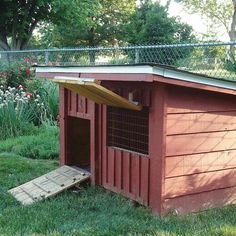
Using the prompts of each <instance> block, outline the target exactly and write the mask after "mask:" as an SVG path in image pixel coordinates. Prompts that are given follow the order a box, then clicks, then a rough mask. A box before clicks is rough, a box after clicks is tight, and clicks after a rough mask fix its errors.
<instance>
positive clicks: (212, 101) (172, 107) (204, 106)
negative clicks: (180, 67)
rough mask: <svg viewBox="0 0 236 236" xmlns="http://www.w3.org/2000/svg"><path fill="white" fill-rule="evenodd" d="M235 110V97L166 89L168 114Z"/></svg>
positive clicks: (189, 90) (175, 87)
mask: <svg viewBox="0 0 236 236" xmlns="http://www.w3.org/2000/svg"><path fill="white" fill-rule="evenodd" d="M235 110H236V97H235V96H233V95H227V94H221V93H214V92H209V91H202V90H198V89H191V88H183V87H177V86H169V88H168V100H167V113H168V114H173V113H175V114H179V113H193V112H214V111H235Z"/></svg>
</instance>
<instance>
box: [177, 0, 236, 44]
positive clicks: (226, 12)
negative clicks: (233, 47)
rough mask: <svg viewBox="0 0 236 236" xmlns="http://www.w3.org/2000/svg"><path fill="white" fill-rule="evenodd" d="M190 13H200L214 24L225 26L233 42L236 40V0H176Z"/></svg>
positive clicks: (215, 25)
mask: <svg viewBox="0 0 236 236" xmlns="http://www.w3.org/2000/svg"><path fill="white" fill-rule="evenodd" d="M175 1H176V2H180V3H181V4H182V5H183V6H184V7H185V9H186V10H187V11H188V12H190V13H200V14H201V15H202V16H205V17H207V18H208V19H209V20H210V21H212V23H213V24H214V28H217V27H219V26H223V27H224V28H225V30H226V32H227V33H228V35H229V38H230V40H231V41H234V40H236V32H235V27H236V0H207V1H206V0H205V1H202V0H175Z"/></svg>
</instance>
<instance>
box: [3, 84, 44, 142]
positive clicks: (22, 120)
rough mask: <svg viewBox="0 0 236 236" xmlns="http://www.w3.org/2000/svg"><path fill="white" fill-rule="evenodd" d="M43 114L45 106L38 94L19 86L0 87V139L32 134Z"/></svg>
mask: <svg viewBox="0 0 236 236" xmlns="http://www.w3.org/2000/svg"><path fill="white" fill-rule="evenodd" d="M44 116H45V107H44V103H43V102H42V100H41V98H40V96H39V95H38V94H31V93H30V92H26V90H25V89H24V88H23V87H22V86H19V87H18V88H15V87H8V88H7V89H4V88H3V86H1V87H0V139H5V138H8V137H15V136H19V135H25V134H33V133H34V131H35V130H36V129H37V128H36V127H34V124H38V123H39V121H40V120H43V119H44Z"/></svg>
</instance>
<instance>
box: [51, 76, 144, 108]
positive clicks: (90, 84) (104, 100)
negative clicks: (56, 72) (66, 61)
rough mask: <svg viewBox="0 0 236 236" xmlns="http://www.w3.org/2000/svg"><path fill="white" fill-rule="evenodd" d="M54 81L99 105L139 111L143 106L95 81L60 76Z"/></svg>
mask: <svg viewBox="0 0 236 236" xmlns="http://www.w3.org/2000/svg"><path fill="white" fill-rule="evenodd" d="M52 81H53V82H56V83H58V84H60V85H62V86H63V87H65V88H67V89H69V90H71V91H73V92H75V93H78V94H80V95H82V96H84V97H86V98H88V99H90V100H92V101H94V102H96V103H98V104H106V105H109V106H115V107H122V108H126V109H131V110H138V111H139V110H141V109H142V106H140V105H137V104H135V103H133V102H131V101H129V100H127V99H125V98H123V97H121V96H120V95H118V94H116V93H114V92H112V91H110V90H109V89H107V88H105V87H103V86H101V85H100V81H97V80H95V79H87V78H76V77H61V76H58V77H55V78H54V79H52Z"/></svg>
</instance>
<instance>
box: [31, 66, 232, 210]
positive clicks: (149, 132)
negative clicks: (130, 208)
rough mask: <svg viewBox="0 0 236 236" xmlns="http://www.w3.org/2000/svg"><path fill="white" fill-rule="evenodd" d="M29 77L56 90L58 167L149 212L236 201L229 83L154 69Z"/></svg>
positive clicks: (63, 71) (61, 71) (79, 70)
mask: <svg viewBox="0 0 236 236" xmlns="http://www.w3.org/2000/svg"><path fill="white" fill-rule="evenodd" d="M36 72H37V76H39V77H44V78H56V82H58V83H59V84H60V85H61V86H60V142H61V164H62V165H63V164H67V165H77V166H79V167H82V168H89V169H90V171H91V176H92V177H91V182H92V184H94V185H100V186H103V187H104V188H106V189H109V190H111V191H114V192H117V193H121V194H123V195H124V196H126V197H128V198H131V199H133V200H135V201H137V202H139V203H141V204H143V205H145V206H148V207H150V208H151V209H152V210H153V212H155V213H158V214H165V213H167V212H169V211H177V212H178V213H180V214H184V213H188V212H196V211H199V210H203V209H206V208H211V207H218V206H223V205H226V204H233V203H236V96H235V95H236V83H235V82H232V81H225V80H218V79H215V78H209V77H205V76H202V75H196V74H193V73H188V72H184V71H180V70H175V69H173V68H169V67H163V66H158V65H133V66H131V65H127V66H94V67H37V69H36ZM58 76H60V77H58ZM70 77H72V78H70ZM67 80H68V81H69V85H68V84H67V82H68V81H67ZM76 81H77V82H78V84H77V82H76ZM96 83H97V84H96ZM76 86H77V87H78V89H76V88H75V87H76ZM93 86H94V87H93ZM102 88H104V89H105V90H104V91H105V92H104V91H103V89H102ZM109 91H111V94H109ZM81 94H82V95H81ZM114 94H117V95H119V96H117V97H116V96H114ZM93 98H94V99H93ZM122 99H123V100H122ZM94 101H96V102H94ZM98 103H99V104H98ZM129 105H130V109H127V106H128V107H129ZM132 106H133V107H132Z"/></svg>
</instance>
